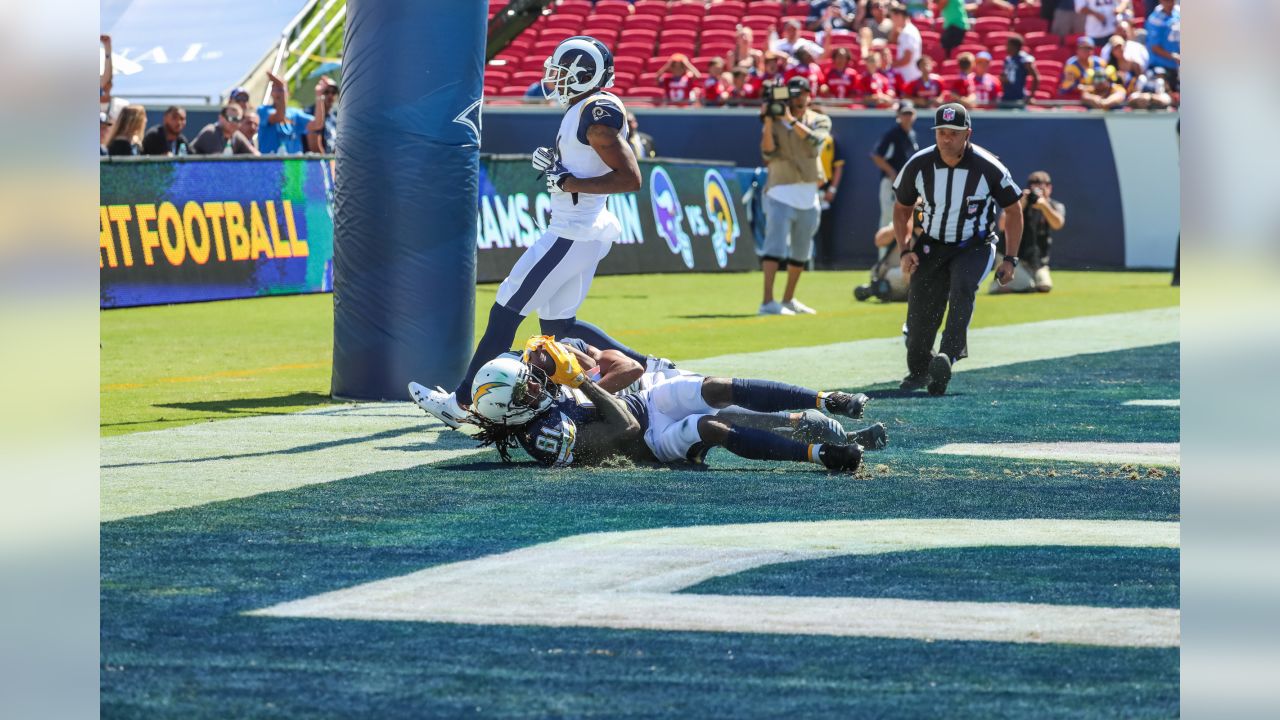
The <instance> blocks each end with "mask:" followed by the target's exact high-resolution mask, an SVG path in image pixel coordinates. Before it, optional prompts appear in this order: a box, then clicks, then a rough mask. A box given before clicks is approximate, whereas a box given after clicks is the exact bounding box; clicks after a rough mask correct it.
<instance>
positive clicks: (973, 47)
mask: <svg viewBox="0 0 1280 720" xmlns="http://www.w3.org/2000/svg"><path fill="white" fill-rule="evenodd" d="M986 49H987V46H986V45H982V44H981V43H975V42H964V43H961V44H960V46H959V47H957V48H956V49H955V50H953V51H952V53H951V54H952V55H959V54H960V53H962V52H971V53H973V54H974V55H977V54H978V53H980V52H984V51H986Z"/></svg>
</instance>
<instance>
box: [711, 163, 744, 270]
mask: <svg viewBox="0 0 1280 720" xmlns="http://www.w3.org/2000/svg"><path fill="white" fill-rule="evenodd" d="M702 186H703V192H704V195H705V197H706V207H707V218H708V219H710V220H711V224H712V226H714V229H713V230H712V233H711V245H712V248H713V249H714V250H715V253H716V264H717V265H719V266H720V267H725V266H727V265H728V264H729V254H730V253H732V252H733V251H734V249H735V247H736V246H737V242H738V236H739V235H741V234H742V230H741V228H740V227H739V226H738V213H737V211H736V210H734V209H733V196H732V195H730V194H729V184H728V183H726V182H725V181H724V177H723V176H721V175H720V172H719V171H718V170H707V173H706V175H705V176H703V179H702Z"/></svg>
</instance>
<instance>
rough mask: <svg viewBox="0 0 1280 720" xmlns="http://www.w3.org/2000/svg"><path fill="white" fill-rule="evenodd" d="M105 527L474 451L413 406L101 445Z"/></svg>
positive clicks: (781, 374) (819, 367)
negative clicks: (115, 521) (144, 516)
mask: <svg viewBox="0 0 1280 720" xmlns="http://www.w3.org/2000/svg"><path fill="white" fill-rule="evenodd" d="M969 338H970V342H969V345H970V348H971V354H972V357H971V358H970V359H967V360H965V361H963V362H961V363H959V364H957V366H956V370H957V372H958V373H959V374H960V375H961V377H960V379H959V381H956V382H954V385H955V386H956V387H962V382H963V373H964V372H966V371H968V370H976V369H979V368H986V367H994V366H998V365H1007V364H1011V363H1018V362H1026V361H1030V360H1046V359H1051V358H1058V357H1069V356H1072V355H1077V354H1081V353H1096V352H1108V351H1114V350H1125V349H1129V348H1135V347H1144V346H1149V345H1157V344H1162V343H1169V342H1176V341H1177V340H1178V308H1162V309H1158V310H1144V311H1140V312H1129V313H1117V314H1111V315H1100V316H1090V317H1080V318H1072V319H1068V320H1050V321H1045V322H1036V323H1026V324H1022V325H1005V326H1001V327H993V328H982V329H978V330H974V331H972V332H970V333H969ZM903 353H904V350H903V347H902V339H901V338H884V339H875V340H859V341H856V342H846V343H836V344H832V345H823V346H818V347H806V348H792V349H787V350H770V351H766V352H756V353H743V354H739V355H722V356H719V357H713V358H706V359H702V360H696V361H692V362H689V363H680V366H681V367H687V368H689V369H695V370H699V371H701V372H706V373H709V374H716V375H721V376H737V377H763V378H773V379H778V380H786V381H788V382H793V383H797V384H803V385H808V386H811V387H861V386H866V385H871V384H875V383H883V382H889V381H892V380H896V379H898V378H900V377H902V375H903V374H904V369H903V363H904V355H903ZM100 449H101V461H100V462H101V473H100V477H101V498H102V500H101V505H100V507H101V519H102V520H103V521H110V520H118V519H121V518H127V517H133V516H138V515H147V514H151V513H157V512H163V511H166V510H174V509H177V508H185V507H194V506H197V505H203V504H205V503H211V502H218V501H222V500H232V499H236V498H244V497H250V496H253V495H257V494H260V493H265V492H274V491H279V490H291V489H294V488H298V487H303V486H306V485H312V484H316V483H325V482H333V481H336V480H344V479H347V478H352V477H358V476H360V475H365V474H368V473H373V472H380V471H386V470H403V469H407V468H411V467H417V466H421V465H430V464H433V463H438V462H444V461H447V460H451V459H456V458H459V457H463V456H466V455H471V454H476V453H481V452H488V450H479V449H477V448H476V447H475V445H474V442H473V441H472V440H471V439H470V438H468V437H467V436H465V435H462V434H460V433H455V432H449V431H444V428H443V426H442V425H440V424H439V423H437V422H435V421H434V420H429V419H428V418H427V417H426V415H424V414H423V413H422V411H421V410H419V409H418V408H417V407H415V406H414V405H412V404H411V403H409V402H404V403H364V404H356V405H342V406H336V407H327V408H320V409H315V410H307V411H304V412H300V413H291V414H283V415H267V416H262V417H252V418H238V419H234V420H220V421H215V422H206V423H200V424H196V425H187V426H184V427H180V428H173V429H169V430H155V431H152V432H142V433H133V434H130V435H121V436H117V437H109V438H103V439H102V440H101V443H100Z"/></svg>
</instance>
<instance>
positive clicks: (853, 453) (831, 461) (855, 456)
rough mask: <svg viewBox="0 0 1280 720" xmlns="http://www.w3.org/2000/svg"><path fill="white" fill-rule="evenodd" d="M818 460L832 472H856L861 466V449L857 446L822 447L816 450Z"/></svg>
mask: <svg viewBox="0 0 1280 720" xmlns="http://www.w3.org/2000/svg"><path fill="white" fill-rule="evenodd" d="M818 459H819V460H821V461H822V465H823V467H825V468H826V469H828V470H830V471H832V472H856V471H857V470H858V466H859V465H861V464H862V448H860V447H858V446H857V445H823V446H822V447H821V448H820V449H819V450H818Z"/></svg>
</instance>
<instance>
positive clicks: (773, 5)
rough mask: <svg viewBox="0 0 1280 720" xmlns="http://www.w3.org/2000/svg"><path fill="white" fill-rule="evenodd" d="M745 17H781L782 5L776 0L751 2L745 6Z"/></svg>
mask: <svg viewBox="0 0 1280 720" xmlns="http://www.w3.org/2000/svg"><path fill="white" fill-rule="evenodd" d="M746 14H747V15H768V16H769V17H774V18H779V17H782V3H781V2H777V0H752V1H751V2H750V3H748V4H747V12H746Z"/></svg>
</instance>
